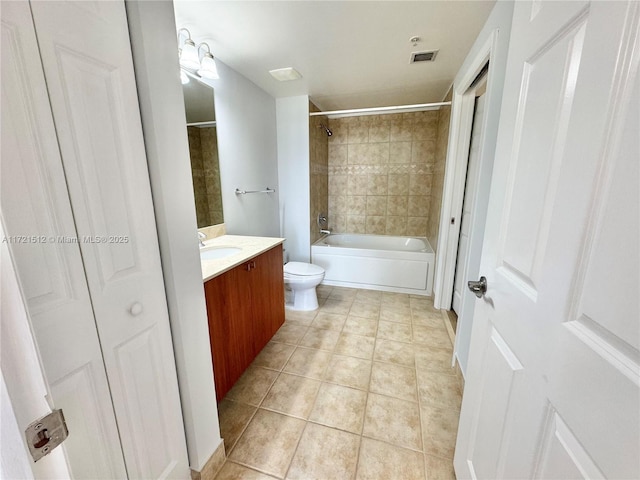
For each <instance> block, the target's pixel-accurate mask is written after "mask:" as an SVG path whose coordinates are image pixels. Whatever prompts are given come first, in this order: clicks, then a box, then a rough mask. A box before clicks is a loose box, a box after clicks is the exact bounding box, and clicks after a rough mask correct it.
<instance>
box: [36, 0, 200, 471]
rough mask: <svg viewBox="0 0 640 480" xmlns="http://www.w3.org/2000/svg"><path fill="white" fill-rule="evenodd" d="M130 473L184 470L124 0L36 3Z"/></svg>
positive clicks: (55, 114)
mask: <svg viewBox="0 0 640 480" xmlns="http://www.w3.org/2000/svg"><path fill="white" fill-rule="evenodd" d="M31 8H32V12H33V19H34V24H35V29H36V32H37V34H38V44H39V47H40V53H41V58H42V64H43V67H44V74H45V78H46V81H47V87H48V89H49V95H50V99H51V108H52V111H53V117H54V122H55V126H56V131H57V134H58V140H59V144H60V152H61V154H62V162H63V165H64V170H65V174H66V179H67V184H68V189H69V195H70V198H71V205H72V208H73V215H74V219H75V224H76V229H77V232H78V235H79V236H80V239H81V241H80V249H81V252H82V258H83V261H84V267H85V270H86V275H87V281H88V285H89V291H90V294H91V300H92V305H93V309H94V312H95V317H96V322H97V329H98V334H99V337H100V344H101V346H102V352H103V356H104V362H105V366H106V370H107V375H108V378H109V384H110V387H111V394H112V398H113V404H114V409H115V412H116V418H117V420H118V428H119V433H120V439H121V442H122V447H123V452H124V458H125V463H126V467H127V473H128V475H129V477H130V478H185V477H188V475H189V473H188V472H189V471H188V466H187V454H186V443H185V438H184V427H183V424H182V415H181V410H180V402H179V396H178V384H177V376H176V369H175V361H174V356H173V350H172V344H171V334H170V330H169V319H168V311H167V305H166V298H165V294H164V284H163V277H162V270H161V265H160V254H159V249H158V241H157V232H156V226H155V220H154V211H153V205H152V201H151V190H150V184H149V175H148V171H147V163H146V156H145V150H144V142H143V138H142V126H141V122H140V113H139V107H138V97H137V92H136V84H135V77H134V72H133V62H132V57H131V47H130V42H129V34H128V27H127V19H126V14H125V8H124V2H122V1H109V2H104V1H94V2H91V1H77V2H49V1H42V2H40V1H36V2H32V4H31Z"/></svg>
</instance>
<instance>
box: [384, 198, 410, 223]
mask: <svg viewBox="0 0 640 480" xmlns="http://www.w3.org/2000/svg"><path fill="white" fill-rule="evenodd" d="M408 206H409V197H408V196H407V195H390V196H388V197H387V215H389V216H395V217H398V216H401V217H406V216H407V213H408V211H409V210H408ZM405 222H406V220H405Z"/></svg>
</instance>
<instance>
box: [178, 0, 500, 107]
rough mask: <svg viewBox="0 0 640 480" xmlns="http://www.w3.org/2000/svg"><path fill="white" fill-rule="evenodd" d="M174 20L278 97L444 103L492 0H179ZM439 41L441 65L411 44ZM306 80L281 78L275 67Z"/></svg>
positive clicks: (334, 102) (361, 103)
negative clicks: (421, 58) (414, 58)
mask: <svg viewBox="0 0 640 480" xmlns="http://www.w3.org/2000/svg"><path fill="white" fill-rule="evenodd" d="M174 5H175V11H176V25H177V27H178V28H180V27H186V28H188V29H189V30H190V31H191V34H192V36H193V37H194V40H195V42H196V44H197V43H199V42H203V41H204V42H207V43H209V45H210V46H211V50H212V52H213V54H214V56H215V57H216V58H218V59H220V60H221V61H222V62H224V63H225V64H227V65H229V66H230V67H231V68H233V69H234V70H236V71H237V72H239V73H241V74H242V75H244V76H245V77H247V78H248V79H249V80H251V81H252V82H254V83H255V84H256V85H258V86H259V87H261V88H262V89H264V90H265V91H267V92H268V93H270V94H271V95H273V96H274V97H287V96H292V95H304V94H308V95H309V96H310V97H311V99H312V100H313V101H314V103H316V104H317V105H318V106H319V107H320V108H321V109H323V110H334V109H348V108H363V107H379V106H389V105H406V104H415V103H427V102H438V101H441V100H442V99H443V97H444V96H445V94H446V93H447V90H448V89H449V87H450V86H451V84H452V82H453V79H454V76H455V74H456V73H457V71H458V69H459V68H460V66H461V65H462V62H463V61H464V58H465V56H466V55H467V53H468V51H469V49H470V48H471V45H472V44H473V42H474V40H475V38H476V36H477V35H478V33H479V32H480V29H481V28H482V25H484V22H485V21H486V19H487V17H488V15H489V13H490V11H491V8H492V7H493V5H494V0H491V1H452V0H449V1H413V2H408V1H398V0H396V1H380V2H368V1H238V0H236V1H194V0H174ZM412 36H419V37H421V41H420V42H419V43H418V45H417V46H415V47H414V46H413V44H412V43H411V42H410V41H409V39H410V38H411V37H412ZM431 49H439V50H440V51H439V53H438V56H437V58H436V60H435V62H433V63H423V64H413V65H411V64H409V58H410V54H411V52H414V51H422V50H431ZM283 67H294V68H295V69H297V70H298V71H299V72H300V73H301V74H302V75H303V78H302V79H300V80H295V81H291V82H278V81H277V80H275V79H274V78H272V77H271V75H270V74H269V70H273V69H276V68H283Z"/></svg>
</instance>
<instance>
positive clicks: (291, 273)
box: [284, 262, 324, 311]
mask: <svg viewBox="0 0 640 480" xmlns="http://www.w3.org/2000/svg"><path fill="white" fill-rule="evenodd" d="M323 279H324V268H322V267H319V266H318V265H313V264H311V263H303V262H289V263H287V264H285V266H284V283H285V284H287V285H289V287H290V288H291V290H292V292H293V303H287V304H286V308H288V309H290V310H304V311H308V310H315V309H316V308H318V297H317V296H316V287H317V286H318V285H320V282H322V280H323Z"/></svg>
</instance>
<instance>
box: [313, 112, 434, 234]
mask: <svg viewBox="0 0 640 480" xmlns="http://www.w3.org/2000/svg"><path fill="white" fill-rule="evenodd" d="M440 117H441V115H440V113H439V112H438V111H429V112H412V113H409V114H392V115H370V116H362V117H349V118H341V119H332V120H330V121H329V127H330V128H331V129H335V130H336V131H348V134H347V137H346V140H345V139H344V138H342V139H333V138H332V139H329V141H328V150H329V153H328V156H329V161H330V166H329V175H328V176H329V181H328V187H327V189H328V199H327V203H328V205H327V210H328V212H329V217H330V223H331V228H332V230H333V231H336V232H347V233H348V232H350V233H369V234H378V235H418V236H426V235H427V233H428V230H429V228H430V227H431V224H430V223H429V218H430V215H431V213H432V211H433V207H432V206H431V196H432V195H438V194H440V195H441V189H439V188H437V187H435V188H434V186H433V181H432V180H433V177H432V172H433V171H434V169H435V168H440V166H439V164H437V162H436V160H435V157H436V154H437V153H439V150H438V149H439V145H440V144H439V143H438V142H439V139H440V138H441V136H442V133H441V132H440V130H439V128H440V123H439V119H440ZM334 137H335V132H334ZM322 148H323V147H322V144H320V143H318V144H317V145H315V146H314V149H315V150H314V152H316V153H315V154H316V155H318V154H317V152H318V151H320V150H321V149H322ZM345 148H346V154H345ZM345 155H346V164H345V163H344V162H345ZM443 171H444V170H443ZM318 178H319V179H321V178H322V177H321V176H319V177H318ZM345 181H346V185H345ZM316 183H318V185H316ZM319 183H320V182H319V181H318V182H316V181H314V185H313V186H312V195H313V196H314V198H315V197H317V196H318V194H317V193H316V191H319V190H320V189H321V188H322V187H321V186H320V185H319ZM407 195H410V196H414V197H421V198H414V199H413V200H411V199H410V198H407ZM362 196H369V197H374V196H375V197H379V196H389V197H402V198H393V199H387V200H386V208H384V210H383V207H382V202H381V201H380V200H379V199H368V201H367V202H366V207H365V209H364V210H363V204H362V202H363V199H362V198H356V197H362ZM312 202H313V200H312ZM316 203H318V204H320V205H321V204H322V202H321V200H318V201H317V202H316ZM363 216H365V218H362V217H363ZM337 217H339V218H337ZM379 217H383V218H379ZM408 217H411V218H408ZM311 228H312V229H313V225H311ZM312 238H314V236H313V235H312Z"/></svg>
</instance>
